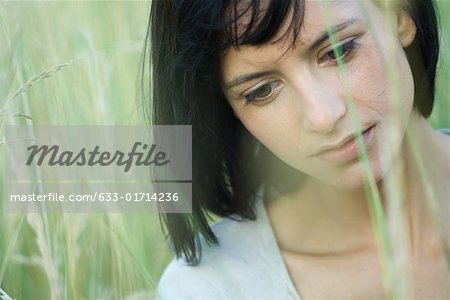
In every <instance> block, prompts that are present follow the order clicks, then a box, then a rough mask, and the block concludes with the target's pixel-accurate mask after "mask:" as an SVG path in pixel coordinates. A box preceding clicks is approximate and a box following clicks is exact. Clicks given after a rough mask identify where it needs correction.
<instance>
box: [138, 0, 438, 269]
mask: <svg viewBox="0 0 450 300" xmlns="http://www.w3.org/2000/svg"><path fill="white" fill-rule="evenodd" d="M260 2H261V3H260ZM405 4H406V5H405V8H406V9H407V11H408V12H409V13H410V14H411V16H412V18H413V19H414V21H415V23H416V26H417V29H418V31H417V35H416V38H415V41H414V42H413V45H412V46H411V47H410V49H406V55H407V57H408V59H409V61H410V65H411V67H412V70H413V76H414V83H415V87H416V97H415V100H414V101H415V103H414V105H415V108H416V110H418V111H419V112H420V113H421V114H422V115H423V116H425V117H427V116H428V115H429V114H430V113H431V110H432V107H433V94H434V79H435V73H436V64H437V59H438V51H439V43H438V32H437V20H436V12H435V6H434V3H433V0H411V1H408V2H406V3H405ZM260 5H262V1H259V0H247V1H242V0H221V1H219V0H210V1H207V0H204V1H193V0H155V1H152V6H151V11H150V19H149V26H148V31H147V37H146V47H145V50H144V58H146V57H147V55H148V60H147V59H144V63H143V68H146V67H147V66H146V62H149V63H150V64H149V67H150V70H151V76H152V77H151V78H152V80H151V85H150V91H151V92H152V99H151V100H152V101H151V104H152V106H151V109H150V110H149V114H150V118H151V122H152V123H153V124H158V125H192V133H193V136H192V139H193V140H192V145H193V149H192V155H193V156H192V160H193V162H192V181H193V186H192V199H193V201H192V213H186V214H169V213H161V214H160V217H161V219H160V221H161V222H164V224H165V227H166V228H167V229H168V233H169V236H170V238H171V241H172V243H173V247H174V250H175V252H176V255H177V257H180V256H182V255H183V256H184V258H185V260H186V261H187V262H188V263H189V264H192V265H195V264H197V263H198V262H199V261H200V257H201V247H200V243H199V234H200V235H202V236H203V237H204V239H205V241H206V242H208V243H213V244H217V243H218V239H217V237H216V236H215V235H214V233H213V232H212V230H211V228H210V227H209V225H208V220H209V219H210V215H209V212H211V213H214V214H216V215H218V216H222V217H233V216H232V215H233V214H234V216H235V217H236V218H237V217H239V218H242V219H250V220H254V219H255V218H256V215H255V211H254V201H255V195H256V192H257V190H258V189H259V188H260V187H261V184H262V183H263V180H271V179H267V175H266V174H268V172H266V171H267V170H268V169H270V170H273V169H274V168H277V170H280V171H281V170H282V171H283V172H282V174H288V175H287V176H286V177H284V178H283V180H281V181H280V182H283V181H284V182H288V181H287V180H286V181H285V180H284V179H286V178H291V179H293V180H290V181H289V182H290V183H293V182H296V181H297V180H299V178H301V174H300V173H299V172H298V171H296V170H294V169H292V168H291V167H289V166H288V165H286V164H285V163H283V162H281V160H279V159H278V158H277V157H276V156H275V155H273V154H272V153H271V152H270V151H269V150H268V149H267V148H265V147H264V146H263V145H262V144H260V143H259V142H258V141H257V140H256V139H255V138H254V137H253V136H252V135H251V134H250V133H249V132H248V131H247V130H246V128H245V127H244V126H243V125H242V123H241V122H240V121H239V120H238V119H237V118H236V117H235V116H234V114H233V111H232V109H231V107H230V106H229V104H228V102H227V101H226V98H225V96H224V94H223V92H222V90H221V88H220V85H219V82H220V81H219V75H218V73H219V63H220V61H219V58H220V54H221V53H223V51H226V49H228V48H229V47H239V46H240V45H244V44H249V45H262V44H265V43H268V42H269V41H271V40H272V39H273V38H274V36H275V35H276V34H277V33H278V31H279V29H280V27H281V26H282V25H283V24H284V22H285V21H286V19H287V17H288V15H289V13H291V12H292V17H291V19H290V20H289V21H290V24H289V26H288V30H287V31H286V33H285V34H288V33H293V37H294V39H295V37H297V36H298V33H299V30H300V27H301V24H302V20H303V12H304V1H303V0H284V1H278V0H271V1H268V3H267V7H265V9H264V10H260ZM243 16H246V19H245V23H244V24H245V25H244V27H243V29H242V28H239V30H237V26H238V25H237V24H238V23H239V24H240V25H239V26H242V24H243V22H242V21H243V20H244V19H243V18H242V17H243ZM249 16H250V17H249ZM148 49H150V51H148ZM418 58H419V59H418ZM417 61H418V62H417ZM143 71H144V69H143ZM424 90H425V91H427V92H426V94H425V92H424ZM425 96H426V97H425ZM147 105H148V104H147ZM261 161H264V162H265V163H261ZM271 173H273V174H280V173H281V172H278V173H277V172H271ZM273 180H275V178H273ZM297 182H298V181H297ZM283 188H289V185H286V186H284V187H283Z"/></svg>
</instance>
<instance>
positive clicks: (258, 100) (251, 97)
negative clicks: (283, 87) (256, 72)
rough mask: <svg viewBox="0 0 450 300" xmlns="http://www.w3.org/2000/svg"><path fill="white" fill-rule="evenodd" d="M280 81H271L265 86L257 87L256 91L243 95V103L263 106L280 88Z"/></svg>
mask: <svg viewBox="0 0 450 300" xmlns="http://www.w3.org/2000/svg"><path fill="white" fill-rule="evenodd" d="M280 83H281V82H280V81H279V80H276V81H272V82H268V83H266V84H263V85H261V86H259V87H258V88H256V89H253V90H251V91H250V92H247V93H244V95H243V96H244V99H245V103H246V104H249V103H255V104H263V103H265V102H266V101H267V100H269V99H270V98H271V97H272V96H273V94H274V93H275V91H276V90H277V88H278V87H279V86H280Z"/></svg>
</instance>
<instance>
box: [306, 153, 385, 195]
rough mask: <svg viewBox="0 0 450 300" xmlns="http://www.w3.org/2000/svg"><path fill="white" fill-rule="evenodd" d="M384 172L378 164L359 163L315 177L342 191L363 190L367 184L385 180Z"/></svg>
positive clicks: (373, 162) (369, 162) (371, 162)
mask: <svg viewBox="0 0 450 300" xmlns="http://www.w3.org/2000/svg"><path fill="white" fill-rule="evenodd" d="M383 173H385V172H383V171H382V168H381V166H380V164H379V163H378V162H375V161H372V160H369V161H367V162H363V161H357V162H355V163H354V164H352V165H350V166H348V167H346V168H343V169H341V170H336V171H335V172H332V173H328V174H326V175H321V176H313V177H315V178H316V179H317V180H319V181H321V182H323V183H325V184H328V185H330V186H333V187H335V188H337V189H341V190H347V191H352V190H361V189H363V188H364V185H365V184H370V182H374V183H377V182H379V181H380V180H381V179H382V178H383Z"/></svg>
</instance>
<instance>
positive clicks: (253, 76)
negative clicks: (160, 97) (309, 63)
mask: <svg viewBox="0 0 450 300" xmlns="http://www.w3.org/2000/svg"><path fill="white" fill-rule="evenodd" d="M360 20H361V18H352V19H349V20H347V21H344V22H342V23H339V24H336V25H333V26H331V28H330V29H329V30H325V31H323V32H321V33H320V34H319V37H318V38H317V39H316V40H315V41H314V42H313V43H312V44H311V45H310V46H309V47H308V51H312V50H313V49H315V48H316V47H318V46H319V45H320V44H322V43H323V42H324V41H326V40H327V39H329V36H330V34H336V33H337V32H339V31H341V30H343V29H345V28H347V27H349V26H350V25H352V24H354V23H356V22H358V21H360ZM273 73H275V71H274V70H268V71H262V72H256V73H251V74H245V75H241V76H238V77H236V78H235V79H233V80H231V81H229V82H227V83H226V84H225V85H224V87H225V89H230V88H232V87H234V86H237V85H240V84H243V83H245V82H247V81H250V80H253V79H256V78H259V77H263V76H267V75H270V74H273Z"/></svg>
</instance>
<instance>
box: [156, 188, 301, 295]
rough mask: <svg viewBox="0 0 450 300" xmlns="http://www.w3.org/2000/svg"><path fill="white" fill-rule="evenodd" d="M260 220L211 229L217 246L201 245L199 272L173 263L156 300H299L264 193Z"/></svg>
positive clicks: (260, 200)
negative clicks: (279, 245) (266, 206)
mask: <svg viewBox="0 0 450 300" xmlns="http://www.w3.org/2000/svg"><path fill="white" fill-rule="evenodd" d="M256 214H257V219H256V221H249V220H246V221H235V220H231V219H229V218H224V219H223V220H222V221H220V222H218V223H215V224H213V225H212V226H211V228H212V230H213V231H214V233H215V234H216V235H217V237H218V239H219V245H218V246H209V245H208V244H206V242H205V241H204V240H203V239H202V258H201V261H200V263H199V264H198V265H197V266H188V265H187V264H186V263H185V262H184V261H183V259H175V258H174V259H173V260H172V261H171V262H170V264H169V266H168V267H167V268H166V270H165V271H164V273H163V275H162V277H161V280H160V281H159V285H158V288H157V293H156V299H158V300H167V299H176V300H186V299H196V300H197V299H199V300H202V299H205V300H216V299H227V300H228V299H236V300H239V299H258V300H264V299H271V300H272V299H295V300H300V296H299V295H298V293H297V290H296V289H295V286H294V284H293V283H292V281H291V279H290V277H289V275H288V271H287V269H286V265H285V264H284V261H283V258H282V256H281V253H280V249H279V247H278V245H277V242H276V239H275V235H274V233H273V230H272V227H271V224H270V220H269V218H268V216H267V212H266V208H265V206H264V201H263V197H262V196H261V193H260V194H259V195H258V196H257V200H256ZM232 217H233V218H235V219H238V220H239V219H240V218H239V217H237V215H233V216H232Z"/></svg>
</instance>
